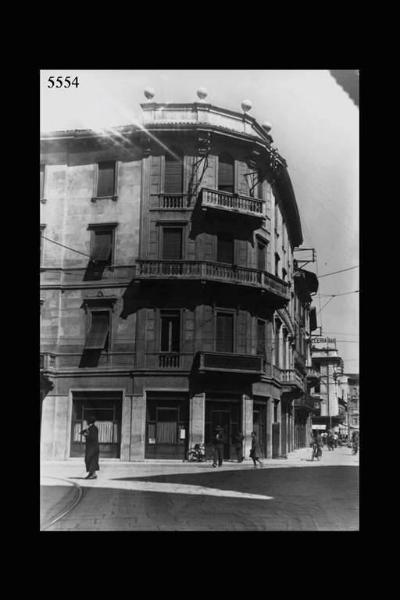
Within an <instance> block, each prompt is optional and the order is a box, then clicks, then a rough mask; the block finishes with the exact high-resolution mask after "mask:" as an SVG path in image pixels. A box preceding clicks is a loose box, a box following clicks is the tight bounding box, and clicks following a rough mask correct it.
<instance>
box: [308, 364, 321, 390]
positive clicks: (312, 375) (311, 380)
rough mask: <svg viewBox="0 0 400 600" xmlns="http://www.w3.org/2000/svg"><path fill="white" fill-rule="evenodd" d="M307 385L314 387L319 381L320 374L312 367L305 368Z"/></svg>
mask: <svg viewBox="0 0 400 600" xmlns="http://www.w3.org/2000/svg"><path fill="white" fill-rule="evenodd" d="M306 376H307V383H308V384H309V385H310V386H311V387H314V386H315V385H316V384H317V383H318V382H319V380H320V378H321V374H320V372H319V371H317V370H316V369H314V368H313V367H306Z"/></svg>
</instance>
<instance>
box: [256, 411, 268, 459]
mask: <svg viewBox="0 0 400 600" xmlns="http://www.w3.org/2000/svg"><path fill="white" fill-rule="evenodd" d="M266 423H267V407H266V406H265V405H264V404H256V405H255V407H254V409H253V431H255V433H256V436H257V439H258V442H259V444H260V449H261V458H266V456H267V453H266V450H267V440H266V432H267V428H266Z"/></svg>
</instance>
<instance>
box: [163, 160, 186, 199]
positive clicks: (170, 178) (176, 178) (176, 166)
mask: <svg viewBox="0 0 400 600" xmlns="http://www.w3.org/2000/svg"><path fill="white" fill-rule="evenodd" d="M182 192H183V161H182V160H176V159H175V158H174V157H173V156H170V155H167V156H166V157H165V178H164V193H165V194H181V193H182Z"/></svg>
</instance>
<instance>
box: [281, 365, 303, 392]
mask: <svg viewBox="0 0 400 600" xmlns="http://www.w3.org/2000/svg"><path fill="white" fill-rule="evenodd" d="M281 382H282V383H283V384H284V386H285V387H288V388H291V389H290V390H288V391H294V390H300V391H302V392H304V384H303V379H302V377H301V376H300V373H298V372H297V371H296V369H281Z"/></svg>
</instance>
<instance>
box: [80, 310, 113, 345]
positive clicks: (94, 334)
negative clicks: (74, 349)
mask: <svg viewBox="0 0 400 600" xmlns="http://www.w3.org/2000/svg"><path fill="white" fill-rule="evenodd" d="M109 328H110V314H109V313H108V312H92V324H91V327H90V331H89V334H88V336H87V339H86V343H85V350H103V348H104V345H105V343H106V339H107V335H108V330H109Z"/></svg>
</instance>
